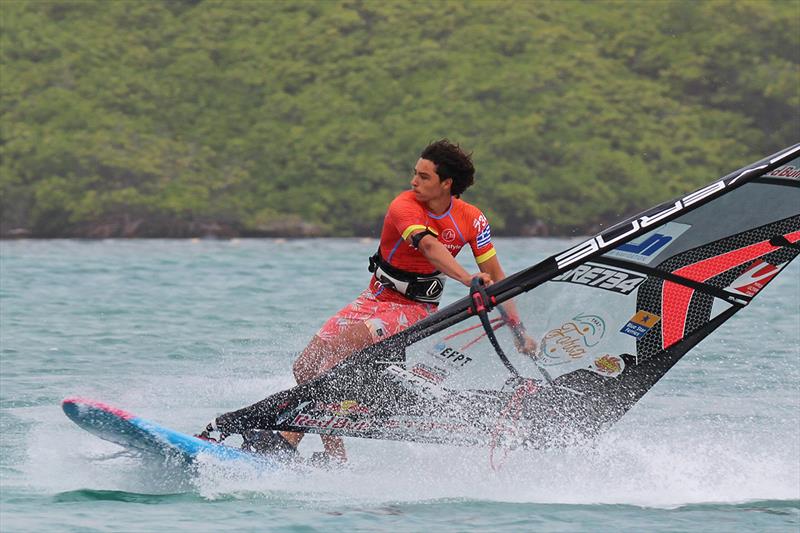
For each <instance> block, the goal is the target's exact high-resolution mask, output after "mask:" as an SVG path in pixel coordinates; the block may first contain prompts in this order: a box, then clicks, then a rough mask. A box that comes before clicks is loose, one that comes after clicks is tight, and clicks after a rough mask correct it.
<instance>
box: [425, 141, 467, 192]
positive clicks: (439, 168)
mask: <svg viewBox="0 0 800 533" xmlns="http://www.w3.org/2000/svg"><path fill="white" fill-rule="evenodd" d="M420 157H421V158H422V159H427V160H428V161H430V162H432V163H433V164H434V165H436V173H437V174H439V179H442V180H445V179H448V178H450V179H452V180H453V185H452V187H451V188H450V194H452V195H453V196H455V197H456V198H458V197H459V196H461V194H462V193H463V192H464V191H466V190H467V187H469V186H470V185H472V184H473V183H475V167H474V166H473V165H472V152H470V153H466V152H465V151H464V150H463V149H462V148H461V147H460V146H459V145H458V144H453V143H451V142H450V141H448V140H447V139H442V140H439V141H435V142H432V143H431V144H429V145H428V146H426V147H425V149H424V150H423V151H422V153H421V154H420Z"/></svg>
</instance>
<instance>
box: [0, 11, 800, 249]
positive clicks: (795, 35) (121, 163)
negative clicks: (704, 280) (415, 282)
mask: <svg viewBox="0 0 800 533" xmlns="http://www.w3.org/2000/svg"><path fill="white" fill-rule="evenodd" d="M0 15H1V16H2V27H1V28H0V30H1V34H0V46H2V59H1V61H2V63H0V69H1V70H0V82H1V83H2V101H1V102H0V121H1V123H2V134H1V135H2V136H1V137H0V165H1V166H0V173H1V174H0V194H1V195H2V200H1V202H2V204H1V205H2V218H1V219H0V230H1V232H2V235H3V236H10V235H33V236H41V237H47V236H94V237H106V236H202V235H206V234H217V235H373V236H374V235H377V232H378V230H379V229H380V224H381V221H382V217H383V214H384V212H385V208H386V205H387V203H388V201H389V200H390V199H391V198H392V197H393V196H394V195H396V194H397V193H398V192H399V191H401V190H402V189H404V188H406V187H407V186H408V181H409V179H410V174H411V173H410V169H411V168H412V167H413V165H414V163H415V161H416V159H417V156H418V154H419V152H420V150H421V149H422V148H423V147H424V146H425V144H427V143H428V142H429V141H431V140H434V139H437V138H441V137H448V138H450V139H451V140H456V141H458V142H460V143H461V144H462V145H464V146H465V147H467V148H468V149H470V150H472V151H474V160H475V164H476V167H477V171H478V172H477V180H476V185H475V186H474V187H473V188H472V189H470V190H469V191H467V193H466V195H465V196H464V199H465V200H467V201H470V202H472V203H476V204H477V205H479V206H480V207H481V208H483V210H484V211H485V212H486V213H487V215H488V216H489V218H490V221H491V222H492V227H493V229H494V233H495V234H506V235H521V234H523V235H524V234H532V233H534V232H536V233H539V234H542V233H549V234H573V233H576V232H579V233H582V232H587V231H593V230H596V229H598V228H599V227H602V226H603V225H605V224H609V223H612V222H614V221H615V220H617V219H618V218H619V217H621V216H622V215H627V214H631V213H632V212H636V211H639V210H642V209H644V208H647V207H650V206H651V205H653V204H654V203H656V202H659V201H663V200H667V199H669V198H671V197H673V196H675V195H677V194H679V193H681V192H686V191H689V190H691V189H693V188H695V187H698V186H700V185H702V184H704V183H706V182H708V181H710V180H712V179H714V178H716V177H718V176H720V175H721V174H724V173H726V172H728V171H731V170H734V169H736V168H738V167H739V166H741V165H743V164H746V163H749V162H751V161H754V160H756V159H758V158H760V157H763V156H765V155H767V154H769V153H772V152H774V151H776V150H778V149H780V148H783V147H784V146H787V145H789V144H792V143H793V142H797V141H798V139H800V111H799V110H800V70H799V64H800V8H798V3H797V2H796V1H788V0H787V1H783V0H774V1H766V0H724V1H710V2H696V1H658V2H657V1H640V2H579V1H547V2H545V1H533V0H531V1H519V0H517V1H480V2H477V1H473V2H451V1H444V2H422V1H420V2H410V1H395V2H392V1H377V0H345V1H338V2H334V1H322V0H318V1H310V2H303V1H248V2H244V1H229V2H212V1H201V0H193V1H155V0H153V1H144V0H142V1H101V2H91V1H87V2H77V1H76V2H49V1H29V2H23V1H10V0H4V1H3V2H2V3H0Z"/></svg>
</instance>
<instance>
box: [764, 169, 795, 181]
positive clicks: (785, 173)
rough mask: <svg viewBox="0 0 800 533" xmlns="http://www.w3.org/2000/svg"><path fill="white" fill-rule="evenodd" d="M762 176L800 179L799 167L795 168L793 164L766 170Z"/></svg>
mask: <svg viewBox="0 0 800 533" xmlns="http://www.w3.org/2000/svg"><path fill="white" fill-rule="evenodd" d="M764 176H768V177H771V178H794V179H796V180H800V168H797V167H796V166H794V165H783V166H782V167H778V168H776V169H775V170H773V171H771V172H767V173H766V174H764Z"/></svg>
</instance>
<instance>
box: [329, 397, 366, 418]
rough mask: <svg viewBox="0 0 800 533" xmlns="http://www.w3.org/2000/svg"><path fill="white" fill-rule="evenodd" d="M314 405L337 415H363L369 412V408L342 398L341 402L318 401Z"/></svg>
mask: <svg viewBox="0 0 800 533" xmlns="http://www.w3.org/2000/svg"><path fill="white" fill-rule="evenodd" d="M316 407H317V409H319V410H320V411H327V412H329V413H333V414H335V415H339V416H348V415H365V414H367V413H369V409H367V408H366V407H364V406H363V405H361V404H360V403H358V402H357V401H355V400H342V401H341V402H332V403H324V402H319V403H317V406H316Z"/></svg>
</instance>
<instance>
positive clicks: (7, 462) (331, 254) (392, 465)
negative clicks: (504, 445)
mask: <svg viewBox="0 0 800 533" xmlns="http://www.w3.org/2000/svg"><path fill="white" fill-rule="evenodd" d="M574 242H575V241H570V240H563V239H561V240H557V239H496V246H497V248H498V250H499V257H500V258H501V259H502V263H503V265H504V267H505V268H506V271H508V272H513V271H516V270H518V269H521V268H524V267H526V266H529V265H530V264H532V263H534V262H535V261H538V260H540V259H543V258H544V257H546V256H548V255H550V254H552V253H555V252H557V251H559V250H561V249H564V248H566V247H567V246H569V245H570V244H571V243H574ZM376 245H377V242H376V241H375V240H370V239H367V240H357V239H335V240H333V239H332V240H288V241H286V240H280V239H274V240H268V239H265V240H200V241H189V240H180V241H173V240H146V241H144V240H142V241H127V240H107V241H4V242H0V252H1V253H0V350H1V355H0V357H1V358H2V359H0V362H1V365H0V371H1V372H0V483H1V484H0V531H2V532H3V533H6V532H16V531H126V532H127V531H160V530H165V531H183V530H185V531H220V530H230V531H331V530H341V531H636V532H638V531H689V530H691V531H721V532H722V531H725V532H728V531H797V530H798V528H800V389H799V388H798V383H800V370H798V367H799V366H800V309H798V302H800V262H795V264H793V265H790V266H789V267H788V268H787V269H786V271H785V272H783V273H782V274H781V275H780V276H779V277H778V278H777V279H776V280H775V281H774V282H773V283H772V284H771V285H769V286H768V287H767V288H766V289H765V290H764V291H763V292H762V293H761V294H759V295H758V297H757V298H756V300H755V301H754V302H753V303H752V304H751V305H750V306H748V307H747V308H745V309H744V310H742V311H741V312H740V313H739V314H738V315H737V316H735V317H734V318H733V319H731V320H730V321H729V322H727V323H726V324H725V325H723V326H722V327H721V328H720V329H719V330H718V331H716V332H715V333H713V334H712V336H711V337H709V338H708V339H706V340H705V341H703V342H702V343H701V344H700V345H699V346H697V347H696V348H695V349H694V350H692V351H691V352H690V353H689V354H687V355H686V356H685V357H684V358H683V359H682V360H681V361H680V362H679V363H678V364H677V365H676V366H675V367H674V368H673V369H672V370H670V372H669V373H668V374H667V375H666V377H665V378H664V379H662V380H661V381H660V382H659V383H658V384H657V385H656V386H655V387H654V388H653V389H652V390H651V391H650V392H649V393H648V394H647V395H645V397H644V398H643V399H642V400H641V401H640V402H639V403H638V404H637V405H636V406H635V407H634V408H633V409H632V410H631V411H630V412H629V413H628V414H626V415H625V416H624V417H623V419H622V420H621V421H620V422H619V423H617V424H616V425H615V426H614V427H613V428H612V429H611V430H610V431H609V432H607V433H605V434H604V435H603V436H602V437H600V438H599V440H598V441H597V442H595V443H593V444H592V445H587V446H583V447H577V448H568V449H557V450H547V451H525V450H515V451H512V452H511V453H510V455H509V456H508V459H507V461H506V463H505V465H504V466H503V468H502V469H500V470H499V471H495V470H493V469H492V468H491V466H490V463H489V452H488V451H487V450H484V449H464V448H458V447H451V446H436V445H423V444H412V443H398V442H381V441H370V440H359V439H349V440H348V449H349V452H350V456H351V463H350V466H349V467H348V468H347V469H345V470H343V471H334V472H322V471H320V472H312V473H309V472H305V473H303V472H293V471H283V472H272V473H264V472H261V473H256V472H250V471H241V470H237V469H233V468H230V467H225V466H220V465H215V464H212V463H203V464H200V465H199V469H198V471H197V472H196V473H193V474H189V473H185V474H184V473H182V472H181V471H175V470H170V469H164V468H161V467H160V466H158V465H147V464H143V463H142V462H141V461H140V460H139V459H137V458H136V457H132V456H130V455H127V454H125V453H120V448H118V447H117V446H115V445H113V444H111V443H108V442H105V441H102V440H100V439H98V438H97V437H94V436H93V435H91V434H89V433H87V432H85V431H83V430H81V429H80V428H78V427H77V426H76V425H74V424H73V423H72V422H70V421H69V420H68V419H67V418H66V417H65V416H64V415H63V413H62V411H61V407H60V401H61V400H62V399H63V398H64V397H67V396H75V395H79V396H83V397H88V398H92V399H96V400H99V401H103V402H106V403H110V404H112V405H115V406H118V407H120V408H123V409H126V410H128V411H131V412H133V413H135V414H137V415H140V416H143V417H146V418H149V419H152V420H154V421H157V422H160V423H163V424H165V425H168V426H171V427H174V428H176V429H180V430H183V431H186V432H194V431H197V430H199V429H200V428H202V427H203V426H204V425H205V424H206V423H207V422H208V421H209V420H211V419H212V418H213V417H214V416H215V415H217V414H219V413H222V412H225V411H228V410H231V409H235V408H239V407H242V406H244V405H247V404H250V403H252V402H254V401H257V400H259V399H261V398H263V397H265V396H266V395H268V394H270V393H273V392H276V391H278V390H281V389H283V388H286V387H289V386H291V385H292V384H293V378H292V374H291V365H292V361H293V359H294V358H295V357H296V355H297V353H298V352H299V351H300V350H302V348H303V347H304V346H305V344H306V343H307V342H308V340H309V339H310V338H311V336H312V335H313V334H314V332H315V331H316V329H317V328H318V327H319V326H320V325H321V324H322V322H323V321H324V320H325V319H326V318H327V317H328V316H330V315H331V314H332V313H334V312H335V311H336V310H337V309H338V308H339V307H341V306H342V305H344V304H345V303H347V302H349V301H350V300H351V299H352V298H354V297H355V296H356V295H357V294H358V293H359V292H360V291H361V290H362V289H363V288H364V287H365V286H366V284H367V281H368V277H369V274H368V273H367V271H366V263H367V262H366V258H367V256H368V255H370V254H371V253H372V252H373V251H374V249H375V247H376ZM465 255H468V254H465ZM464 264H467V265H468V262H466V261H465V263H464ZM470 268H471V269H472V270H474V266H473V267H470ZM464 294H465V289H464V288H462V287H459V286H457V285H456V284H455V283H450V284H449V285H448V287H447V289H446V294H445V300H446V301H448V302H449V301H453V300H455V299H457V298H459V297H461V296H463V295H464ZM542 305H543V306H544V305H546V302H542ZM319 449H321V446H320V442H319V438H318V437H316V436H313V435H312V436H309V437H308V438H307V439H306V440H305V441H304V442H303V444H302V445H301V451H302V452H303V453H304V454H310V453H312V452H313V451H316V450H319Z"/></svg>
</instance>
